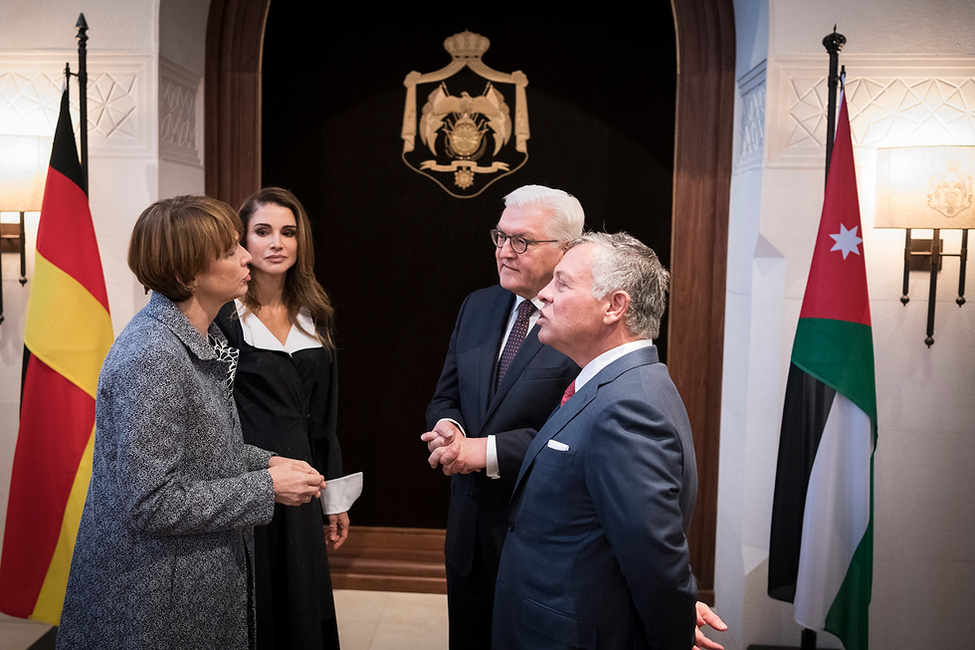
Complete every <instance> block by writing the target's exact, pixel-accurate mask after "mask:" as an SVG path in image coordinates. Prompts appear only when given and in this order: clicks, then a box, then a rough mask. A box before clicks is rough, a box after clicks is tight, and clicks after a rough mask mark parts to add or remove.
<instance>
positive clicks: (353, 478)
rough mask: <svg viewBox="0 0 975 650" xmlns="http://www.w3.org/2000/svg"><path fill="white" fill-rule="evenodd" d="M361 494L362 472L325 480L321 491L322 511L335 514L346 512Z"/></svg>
mask: <svg viewBox="0 0 975 650" xmlns="http://www.w3.org/2000/svg"><path fill="white" fill-rule="evenodd" d="M360 494H362V472H356V473H355V474H349V475H348V476H343V477H342V478H333V479H329V480H327V481H325V490H324V491H323V492H322V512H324V513H325V514H326V515H337V514H340V513H343V512H348V511H349V509H350V508H351V507H352V504H353V503H355V500H356V499H358V498H359V495H360Z"/></svg>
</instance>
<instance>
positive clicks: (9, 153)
mask: <svg viewBox="0 0 975 650" xmlns="http://www.w3.org/2000/svg"><path fill="white" fill-rule="evenodd" d="M51 146H52V139H51V138H50V137H44V136H37V135H0V210H7V211H10V212H31V211H37V210H40V209H41V202H42V201H43V200H44V181H45V179H46V178H47V168H48V164H49V163H48V161H49V160H50V159H51Z"/></svg>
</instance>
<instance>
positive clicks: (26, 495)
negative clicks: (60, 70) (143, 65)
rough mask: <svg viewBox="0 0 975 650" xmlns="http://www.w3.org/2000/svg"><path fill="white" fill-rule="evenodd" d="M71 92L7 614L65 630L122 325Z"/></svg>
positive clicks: (38, 311) (30, 344) (30, 361)
mask: <svg viewBox="0 0 975 650" xmlns="http://www.w3.org/2000/svg"><path fill="white" fill-rule="evenodd" d="M83 188H84V182H83V180H82V173H81V164H80V162H79V161H78V149H77V147H76V146H75V141H74V134H73V132H72V129H71V116H70V113H69V111H68V93H67V89H65V91H64V93H63V95H62V97H61V114H60V116H59V117H58V125H57V130H56V132H55V135H54V146H53V151H52V153H51V165H50V168H49V169H48V173H47V183H46V185H45V188H44V200H43V203H42V204H41V218H40V223H39V225H38V229H37V255H36V257H35V262H34V276H33V281H32V285H31V292H30V297H29V298H28V303H27V316H26V322H25V331H24V347H25V350H24V377H23V384H22V386H21V403H20V431H19V434H18V436H17V448H16V451H15V453H14V462H13V471H12V475H11V480H10V500H9V502H8V504H7V521H6V529H5V530H4V537H3V555H2V557H0V611H3V612H4V613H6V614H9V615H11V616H17V617H19V618H32V619H36V620H39V621H44V622H46V623H50V624H52V625H57V623H58V621H59V620H60V618H61V606H62V603H63V601H64V590H65V586H66V585H67V581H68V569H69V567H70V565H71V553H72V550H73V549H74V542H75V537H76V536H77V533H78V524H79V522H80V520H81V510H82V508H83V506H84V503H85V494H86V492H87V490H88V479H89V478H90V477H91V453H92V445H93V443H94V426H95V388H96V384H97V383H98V373H99V371H100V370H101V366H102V361H104V359H105V355H106V354H107V353H108V349H109V347H111V345H112V321H111V318H110V316H109V311H108V295H107V293H106V292H105V279H104V276H103V275H102V266H101V259H100V258H99V255H98V246H97V243H96V241H95V231H94V229H93V227H92V221H91V212H90V211H89V209H88V196H87V195H86V193H85V190H84V189H83Z"/></svg>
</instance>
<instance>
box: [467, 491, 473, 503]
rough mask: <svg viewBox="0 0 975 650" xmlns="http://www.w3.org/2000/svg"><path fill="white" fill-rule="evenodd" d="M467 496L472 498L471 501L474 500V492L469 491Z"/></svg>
mask: <svg viewBox="0 0 975 650" xmlns="http://www.w3.org/2000/svg"><path fill="white" fill-rule="evenodd" d="M467 496H468V498H470V500H471V501H473V500H474V493H473V492H468V493H467Z"/></svg>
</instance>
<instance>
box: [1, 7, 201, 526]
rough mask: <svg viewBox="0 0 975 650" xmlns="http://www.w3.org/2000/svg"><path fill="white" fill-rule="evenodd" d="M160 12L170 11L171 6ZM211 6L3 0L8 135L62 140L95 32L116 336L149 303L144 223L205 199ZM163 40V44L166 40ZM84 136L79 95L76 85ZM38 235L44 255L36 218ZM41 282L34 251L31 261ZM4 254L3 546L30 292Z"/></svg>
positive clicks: (98, 188)
mask: <svg viewBox="0 0 975 650" xmlns="http://www.w3.org/2000/svg"><path fill="white" fill-rule="evenodd" d="M160 5H161V6H160ZM208 8H209V2H207V1H198V0H98V1H97V2H91V1H87V2H83V1H81V0H4V2H2V3H0V133H13V134H25V135H27V134H29V135H46V136H49V137H50V136H53V134H54V126H55V124H56V122H57V114H58V106H59V102H60V95H61V83H62V78H63V75H62V71H63V69H64V66H65V63H66V62H68V63H70V65H71V69H72V70H73V71H74V72H77V69H78V64H77V40H76V38H75V36H76V33H77V31H76V29H75V27H74V25H75V23H76V21H77V19H78V15H79V14H80V13H82V12H84V14H85V18H86V20H87V23H88V26H89V30H88V36H89V41H88V75H89V84H88V121H89V149H90V156H89V165H90V169H89V185H90V188H89V203H90V206H91V213H92V220H93V222H94V227H95V233H96V236H97V238H98V246H99V251H100V254H101V260H102V267H103V271H104V274H105V282H106V285H107V289H108V299H109V307H110V309H111V312H112V323H113V328H114V331H115V334H116V335H117V334H118V333H119V332H120V331H121V329H122V328H123V327H124V325H125V324H126V323H127V322H128V320H129V319H130V318H131V317H132V315H133V314H134V313H135V312H136V311H137V310H138V309H139V308H141V307H142V305H143V304H145V301H146V297H145V295H144V292H143V290H142V287H140V286H139V285H138V284H137V283H136V282H135V279H134V278H133V276H132V274H131V273H130V272H129V270H128V267H127V266H126V262H125V256H126V250H127V248H128V240H129V234H130V232H131V230H132V224H133V223H134V221H135V219H136V217H137V216H138V215H139V213H141V212H142V210H143V209H145V208H146V207H147V206H148V205H149V204H150V203H152V202H153V201H155V200H157V199H159V198H161V197H163V196H171V195H174V194H186V193H202V192H203V133H202V129H203V115H202V109H203V94H202V90H203V74H204V52H205V41H206V17H207V11H208ZM161 38H164V39H165V41H164V44H163V45H161V44H160V39H161ZM70 92H71V99H72V107H73V111H72V119H73V123H74V126H75V129H76V130H77V129H78V120H79V118H78V112H77V106H78V86H77V81H76V80H72V82H71V90H70ZM29 223H31V224H32V225H31V226H29V227H28V250H30V251H33V244H34V237H35V235H36V216H32V218H31V221H30V222H29ZM28 262H29V264H28V278H29V279H30V278H31V277H32V271H31V269H32V268H33V253H31V254H30V255H29V260H28ZM18 273H19V262H18V259H17V256H16V255H9V254H5V255H3V278H4V279H3V296H4V305H5V310H4V313H5V316H6V321H5V322H4V323H3V324H2V325H0V540H2V522H3V521H4V520H5V516H6V508H7V496H8V492H9V482H10V469H11V465H12V462H13V456H14V448H15V445H16V439H17V428H18V407H19V400H20V374H21V362H22V353H23V340H24V339H23V336H24V312H25V309H26V303H27V295H28V291H29V289H30V286H31V283H30V281H28V283H27V286H26V287H23V288H22V287H21V286H20V285H19V283H18V282H17V279H16V278H17V274H18Z"/></svg>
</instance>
